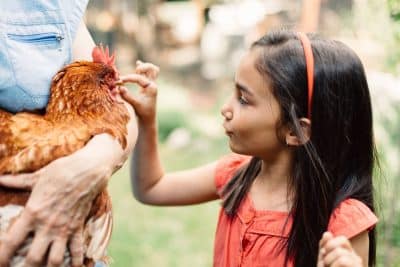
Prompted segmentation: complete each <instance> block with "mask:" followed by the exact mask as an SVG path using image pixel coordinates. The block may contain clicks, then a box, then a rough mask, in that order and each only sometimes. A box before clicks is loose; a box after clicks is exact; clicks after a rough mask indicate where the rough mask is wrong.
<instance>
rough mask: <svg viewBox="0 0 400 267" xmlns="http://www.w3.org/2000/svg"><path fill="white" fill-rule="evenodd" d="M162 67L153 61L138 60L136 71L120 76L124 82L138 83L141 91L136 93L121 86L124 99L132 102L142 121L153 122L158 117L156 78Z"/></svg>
mask: <svg viewBox="0 0 400 267" xmlns="http://www.w3.org/2000/svg"><path fill="white" fill-rule="evenodd" d="M159 72H160V69H159V68H158V67H157V66H155V65H154V64H151V63H143V62H141V61H137V62H136V69H135V73H133V74H128V75H124V76H121V77H120V80H121V82H122V83H128V82H131V83H136V84H138V85H139V87H140V89H139V92H138V93H137V94H136V95H134V94H132V93H130V92H129V90H128V89H127V88H126V87H121V88H120V94H121V96H122V98H123V99H124V100H126V101H127V102H128V103H130V104H131V105H132V106H133V107H134V109H135V112H136V114H137V116H138V118H139V120H140V122H146V123H147V122H150V123H153V122H154V121H155V117H156V104H157V84H156V83H155V79H156V78H157V76H158V73H159Z"/></svg>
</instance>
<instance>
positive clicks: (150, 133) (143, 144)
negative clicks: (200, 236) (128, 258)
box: [121, 62, 218, 205]
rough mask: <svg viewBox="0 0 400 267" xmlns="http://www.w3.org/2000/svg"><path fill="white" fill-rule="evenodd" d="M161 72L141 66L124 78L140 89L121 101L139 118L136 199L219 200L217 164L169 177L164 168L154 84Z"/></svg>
mask: <svg viewBox="0 0 400 267" xmlns="http://www.w3.org/2000/svg"><path fill="white" fill-rule="evenodd" d="M158 71H159V69H158V67H156V66H154V65H153V64H150V63H141V62H138V65H137V68H136V74H132V75H128V76H124V77H121V80H122V81H123V82H134V83H137V84H138V85H139V86H140V91H139V93H138V95H133V94H131V93H129V91H128V90H127V89H126V88H122V89H121V95H122V97H123V98H125V100H127V101H128V102H129V103H131V104H132V105H133V107H134V108H135V111H136V114H137V115H138V124H139V135H138V140H137V144H136V147H135V150H134V154H133V157H132V163H131V180H132V186H133V193H134V196H135V197H136V198H137V199H138V200H139V201H141V202H143V203H146V204H152V205H187V204H196V203H201V202H205V201H209V200H213V199H217V198H218V195H217V192H216V187H215V184H214V176H215V167H216V163H211V164H209V165H205V166H202V167H199V168H196V169H192V170H188V171H181V172H175V173H169V174H166V173H165V171H164V169H163V167H162V164H161V162H160V157H159V153H158V144H157V123H156V102H157V101H156V100H157V85H156V83H155V82H154V79H155V78H156V76H157V74H158Z"/></svg>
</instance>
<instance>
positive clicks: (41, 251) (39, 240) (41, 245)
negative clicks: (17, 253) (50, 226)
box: [25, 231, 51, 266]
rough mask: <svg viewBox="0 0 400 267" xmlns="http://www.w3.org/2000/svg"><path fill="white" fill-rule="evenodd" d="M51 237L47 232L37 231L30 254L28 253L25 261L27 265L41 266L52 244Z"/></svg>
mask: <svg viewBox="0 0 400 267" xmlns="http://www.w3.org/2000/svg"><path fill="white" fill-rule="evenodd" d="M50 242H51V241H50V239H49V238H48V237H47V235H46V233H45V232H42V231H40V232H38V233H36V235H35V237H34V238H33V242H32V244H31V247H30V248H29V252H28V255H26V258H25V263H26V265H27V266H41V265H42V263H43V262H44V261H45V254H46V252H47V249H48V248H49V245H50Z"/></svg>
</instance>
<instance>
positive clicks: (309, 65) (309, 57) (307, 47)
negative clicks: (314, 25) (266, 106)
mask: <svg viewBox="0 0 400 267" xmlns="http://www.w3.org/2000/svg"><path fill="white" fill-rule="evenodd" d="M297 36H298V37H299V39H300V41H301V44H302V45H303V50H304V56H305V58H306V70H307V84H308V99H307V101H308V102H307V103H308V105H307V110H308V112H307V117H308V118H309V119H310V120H311V108H312V105H311V103H312V98H313V90H314V56H313V53H312V49H311V43H310V40H309V39H308V37H307V35H305V34H304V33H302V32H298V33H297Z"/></svg>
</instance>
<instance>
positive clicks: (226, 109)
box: [221, 104, 233, 121]
mask: <svg viewBox="0 0 400 267" xmlns="http://www.w3.org/2000/svg"><path fill="white" fill-rule="evenodd" d="M221 115H222V116H224V118H225V120H228V121H229V120H231V119H232V117H233V113H232V110H231V109H230V108H229V106H228V105H227V104H225V105H223V106H222V108H221Z"/></svg>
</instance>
